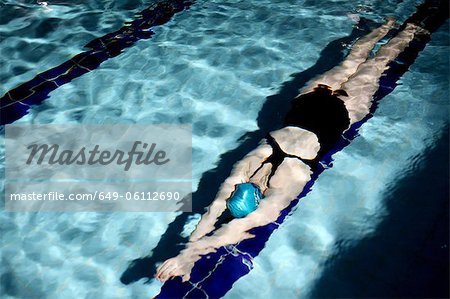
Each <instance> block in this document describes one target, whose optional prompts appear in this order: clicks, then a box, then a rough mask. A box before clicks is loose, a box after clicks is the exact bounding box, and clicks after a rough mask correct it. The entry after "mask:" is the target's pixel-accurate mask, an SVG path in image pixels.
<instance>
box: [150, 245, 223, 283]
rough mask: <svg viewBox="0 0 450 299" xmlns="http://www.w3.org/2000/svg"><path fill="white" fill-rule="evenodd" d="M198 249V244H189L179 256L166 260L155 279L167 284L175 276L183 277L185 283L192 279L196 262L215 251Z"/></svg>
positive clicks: (157, 271)
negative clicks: (202, 256)
mask: <svg viewBox="0 0 450 299" xmlns="http://www.w3.org/2000/svg"><path fill="white" fill-rule="evenodd" d="M197 247H198V246H197V245H196V243H188V245H187V248H186V249H184V250H182V251H181V252H180V254H179V255H177V256H176V257H173V258H170V259H168V260H166V261H165V262H164V263H163V264H162V265H161V266H159V267H158V269H157V270H156V275H155V277H156V278H157V279H158V280H159V281H161V282H165V281H167V280H169V279H171V278H172V277H175V276H181V278H182V280H183V282H186V281H188V280H189V279H190V277H191V271H192V268H193V267H194V264H195V262H197V261H198V260H199V259H200V258H201V255H203V254H207V253H210V252H214V251H215V249H211V248H210V249H209V250H199V248H197Z"/></svg>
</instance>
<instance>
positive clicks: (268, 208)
mask: <svg viewBox="0 0 450 299" xmlns="http://www.w3.org/2000/svg"><path fill="white" fill-rule="evenodd" d="M280 167H281V168H283V169H280V170H281V172H279V173H277V174H276V175H275V176H274V177H273V178H272V180H271V184H272V185H273V187H271V189H270V191H268V192H267V196H266V197H265V198H264V199H263V200H262V201H261V203H260V205H259V207H258V209H256V211H254V212H252V213H250V214H249V215H248V216H246V217H245V218H241V219H233V220H232V221H230V222H229V223H227V224H225V225H223V226H222V227H221V228H220V229H218V230H217V231H215V232H214V234H213V235H212V236H208V237H203V238H202V239H200V240H198V241H197V242H196V243H195V244H188V246H187V248H186V250H188V251H191V252H196V253H197V254H200V255H204V254H207V253H209V252H212V251H214V250H215V249H217V248H220V247H222V246H226V245H231V244H237V243H239V242H240V241H243V240H245V239H250V238H252V237H254V236H253V235H252V234H250V233H249V232H248V231H249V230H250V229H252V228H255V227H259V226H264V225H266V224H269V223H273V222H276V220H277V219H278V217H279V216H280V213H281V211H282V210H283V209H285V208H286V207H288V206H289V204H290V203H291V202H292V201H293V200H294V199H295V198H296V197H297V196H298V195H299V194H300V193H301V191H302V190H303V188H304V186H305V185H306V184H307V182H308V181H309V180H310V179H311V176H310V175H311V170H310V168H309V167H308V166H307V165H305V164H303V163H302V162H300V161H299V160H297V159H290V158H288V159H285V162H283V165H281V166H280ZM277 172H278V171H277Z"/></svg>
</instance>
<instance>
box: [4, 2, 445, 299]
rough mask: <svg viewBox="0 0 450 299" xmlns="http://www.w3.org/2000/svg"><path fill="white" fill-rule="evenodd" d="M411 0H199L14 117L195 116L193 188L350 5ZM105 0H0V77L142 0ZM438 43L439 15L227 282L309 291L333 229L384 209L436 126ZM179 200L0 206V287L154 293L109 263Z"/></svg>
mask: <svg viewBox="0 0 450 299" xmlns="http://www.w3.org/2000/svg"><path fill="white" fill-rule="evenodd" d="M420 2H421V1H329V2H326V3H322V2H317V1H226V2H225V1H197V2H196V3H195V4H194V5H193V6H192V7H191V8H190V9H189V10H187V11H185V12H182V13H180V14H178V15H176V16H175V17H173V18H172V19H171V21H169V22H168V23H167V24H165V25H163V26H160V27H158V28H156V29H155V32H156V34H155V36H154V37H153V38H152V39H150V40H143V41H140V42H138V43H137V44H136V45H134V46H133V47H131V48H129V49H127V50H126V51H125V52H124V53H123V54H121V55H120V56H118V57H115V58H113V59H110V60H108V61H106V62H105V63H103V64H102V65H101V66H100V67H99V68H98V69H96V70H94V71H93V72H90V73H88V74H85V75H83V76H82V77H79V78H77V79H75V80H74V81H72V82H71V83H69V84H66V85H63V86H61V87H60V88H58V89H56V90H55V91H53V92H52V93H50V98H49V99H47V100H46V101H45V102H44V103H43V104H42V105H39V106H36V107H33V108H32V109H31V111H30V113H29V114H28V115H26V116H25V117H23V118H22V119H20V120H18V121H17V122H16V123H25V124H26V123H55V124H58V123H59V124H61V123H124V122H126V123H162V122H164V123H174V124H177V123H192V125H193V134H194V135H193V147H194V152H193V154H194V156H193V178H194V180H195V184H194V189H195V188H196V184H197V183H198V181H199V180H200V178H201V177H202V174H203V173H205V172H206V171H208V170H211V169H213V168H214V167H215V166H216V165H218V163H220V155H221V154H223V153H226V152H228V151H230V150H233V149H234V148H236V147H237V146H239V144H241V143H242V140H240V137H241V136H243V135H244V134H245V133H247V132H251V131H255V130H258V125H257V122H256V118H257V116H258V112H259V111H260V110H261V108H262V105H263V103H264V102H265V101H266V98H267V97H268V96H270V95H272V94H276V93H277V92H278V90H279V88H280V87H281V85H282V84H283V83H284V82H287V81H290V80H291V75H292V74H294V73H298V72H301V71H304V70H306V69H308V68H309V67H311V66H312V65H314V64H315V62H316V61H317V60H318V59H319V55H320V52H321V50H322V49H323V48H324V47H325V46H327V44H328V43H330V42H332V41H333V40H336V39H338V38H341V37H345V36H347V35H349V34H350V32H351V31H352V28H353V26H355V23H354V22H353V21H352V19H351V18H350V17H349V16H348V14H350V13H351V14H357V15H359V16H360V17H364V18H367V19H369V20H372V21H375V22H378V23H379V22H382V20H383V17H385V16H387V15H394V16H396V17H397V19H398V20H399V22H402V21H403V20H404V19H406V18H407V16H409V15H410V14H411V13H412V12H413V11H414V5H415V4H417V3H420ZM114 3H116V4H112V2H111V1H95V2H94V1H77V2H71V3H70V4H69V3H66V2H65V1H48V4H49V5H48V6H43V5H39V4H37V3H36V2H34V1H24V2H21V3H20V4H19V3H17V2H13V1H4V2H2V6H3V8H5V9H2V11H1V12H0V20H1V22H2V25H1V27H0V30H1V31H0V32H1V34H2V36H4V37H5V38H2V39H0V49H1V53H2V55H1V56H0V66H1V69H2V72H1V87H0V92H1V93H2V94H3V93H4V92H6V91H8V90H10V89H11V88H14V87H15V86H16V85H17V84H19V83H21V82H24V81H26V80H29V79H31V78H32V77H34V76H35V75H36V74H37V73H39V72H41V71H44V70H47V69H49V68H52V67H54V66H56V65H57V64H59V63H62V62H64V61H65V60H67V59H68V58H69V57H70V56H72V55H75V54H77V53H79V52H81V51H83V49H82V47H83V45H85V44H86V43H87V42H89V41H90V40H91V39H93V38H95V37H98V36H101V35H103V34H105V33H108V32H111V31H114V30H116V29H118V28H119V27H120V26H122V24H123V22H124V21H127V20H130V19H131V18H132V17H133V13H135V12H137V11H140V10H142V9H143V8H145V7H146V6H148V3H143V2H135V1H129V2H126V1H122V2H114ZM448 51H449V33H448V22H447V23H446V25H445V26H443V27H442V28H441V29H440V30H439V31H438V32H436V33H435V34H434V35H433V36H432V40H431V42H430V43H429V44H428V46H427V47H426V48H425V50H424V51H423V52H422V53H421V54H420V55H419V57H418V59H417V61H416V62H415V64H414V65H413V66H412V67H411V68H410V71H409V72H407V73H406V74H405V75H404V76H403V77H402V79H401V81H400V83H401V84H400V85H399V86H398V87H397V88H396V89H395V91H394V92H393V93H391V94H390V95H389V96H387V97H386V98H384V99H383V100H382V101H381V102H380V106H379V109H378V110H377V112H376V114H375V116H374V117H373V118H372V119H371V120H369V122H367V123H366V124H364V125H363V127H362V128H361V130H360V136H359V137H358V138H356V139H355V140H354V141H353V142H352V144H351V145H350V146H349V147H347V148H345V149H344V150H343V151H341V152H339V153H337V154H336V155H335V156H334V158H335V162H334V165H333V168H332V169H330V170H328V171H326V172H325V173H324V174H323V175H322V176H321V177H320V178H319V180H318V181H317V182H316V184H315V185H314V187H313V191H312V192H311V193H310V194H309V195H308V196H307V197H306V198H304V199H303V200H302V201H300V204H299V205H298V207H297V209H296V210H295V211H294V212H293V215H292V216H291V217H289V218H288V219H287V220H286V221H285V223H284V224H283V225H282V226H281V227H280V228H279V229H278V230H277V231H276V232H275V233H274V234H273V236H272V237H271V238H270V239H269V241H268V243H267V244H266V246H267V247H266V248H265V249H264V250H263V251H262V253H261V254H260V255H259V256H258V257H257V258H256V259H255V267H254V269H253V270H252V271H251V272H250V274H248V275H247V276H244V277H243V278H241V279H240V280H239V281H238V282H237V283H236V284H235V285H234V287H233V289H232V290H231V291H230V292H229V293H228V294H227V295H226V297H227V298H252V297H254V296H255V289H257V290H258V294H259V295H260V296H262V297H265V298H298V297H302V298H308V297H311V296H312V290H313V289H314V286H315V284H316V282H317V281H319V280H320V278H321V276H322V275H323V273H324V272H323V271H324V268H325V267H324V265H325V263H326V262H327V261H328V259H329V258H330V257H332V256H333V254H335V253H336V246H335V245H336V244H337V242H339V241H344V243H345V244H346V246H348V247H350V246H352V245H354V244H357V243H358V242H359V240H361V239H363V238H365V237H367V236H370V235H371V234H374V233H375V232H376V231H377V228H378V225H379V224H380V223H381V222H382V220H383V219H384V218H387V217H389V211H388V210H387V209H386V201H385V199H386V195H387V194H386V190H390V189H389V187H391V186H395V184H396V183H397V182H398V181H400V180H401V179H402V178H403V177H404V176H406V175H407V174H409V173H414V172H415V171H416V169H417V165H419V164H420V163H419V162H420V160H421V159H422V158H421V153H423V152H424V151H427V150H428V149H429V148H432V147H433V145H434V144H435V143H436V141H437V140H439V139H440V138H441V135H442V134H443V131H444V130H446V125H447V124H448V109H449V100H448V98H449V91H448V86H449V82H448V73H449V59H448ZM2 153H3V150H2ZM2 156H3V154H2ZM417 160H419V162H418V161H417ZM176 215H177V214H176V213H111V214H101V213H77V214H71V213H61V214H47V213H40V214H25V213H23V214H21V213H14V214H13V213H6V212H4V211H2V212H0V224H1V228H2V237H1V238H2V270H1V271H2V273H1V275H2V284H1V285H2V289H1V291H2V293H3V294H5V298H148V297H149V296H154V295H156V294H157V293H158V291H159V288H160V286H161V284H160V283H159V282H157V281H156V280H152V281H150V282H149V283H147V284H146V283H144V282H145V281H144V280H141V281H138V282H136V283H133V284H129V285H123V284H121V282H120V276H121V275H122V273H123V271H124V270H125V269H126V268H127V267H128V265H129V263H130V261H131V260H133V259H136V258H141V257H144V256H146V255H148V254H149V253H150V252H151V250H152V249H153V248H154V247H155V245H156V244H157V242H158V241H159V238H160V236H161V235H162V234H163V233H164V232H165V230H166V227H167V226H168V225H169V223H171V222H172V220H173V219H174V218H175V217H176ZM196 219H198V217H193V218H192V221H191V223H188V224H187V225H186V227H185V232H184V233H185V234H187V233H188V232H189V230H191V229H192V227H193V225H194V223H195V221H196ZM292 273H295V275H292Z"/></svg>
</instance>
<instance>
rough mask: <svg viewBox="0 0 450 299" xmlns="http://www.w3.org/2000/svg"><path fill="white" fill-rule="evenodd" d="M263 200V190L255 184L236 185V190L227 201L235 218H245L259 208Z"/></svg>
mask: <svg viewBox="0 0 450 299" xmlns="http://www.w3.org/2000/svg"><path fill="white" fill-rule="evenodd" d="M262 198H263V195H262V193H261V190H260V189H259V188H258V186H257V185H255V184H253V183H242V184H238V185H236V189H235V190H234V192H233V194H232V195H231V197H230V198H229V199H228V201H227V207H228V209H229V210H230V212H231V215H233V217H235V218H243V217H245V216H247V215H248V214H250V213H251V212H253V211H255V210H256V209H257V208H258V205H259V201H260V200H261V199H262Z"/></svg>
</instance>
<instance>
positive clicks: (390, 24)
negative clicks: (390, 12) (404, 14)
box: [384, 16, 395, 28]
mask: <svg viewBox="0 0 450 299" xmlns="http://www.w3.org/2000/svg"><path fill="white" fill-rule="evenodd" d="M384 20H385V22H386V23H385V25H386V26H388V27H389V28H392V27H394V26H395V18H394V17H393V16H388V17H386V18H385V19H384Z"/></svg>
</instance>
